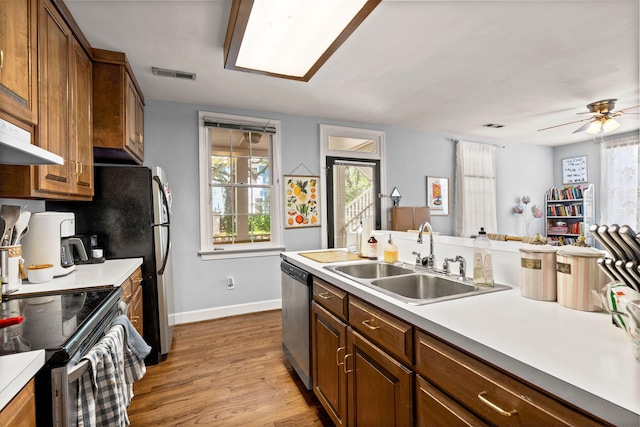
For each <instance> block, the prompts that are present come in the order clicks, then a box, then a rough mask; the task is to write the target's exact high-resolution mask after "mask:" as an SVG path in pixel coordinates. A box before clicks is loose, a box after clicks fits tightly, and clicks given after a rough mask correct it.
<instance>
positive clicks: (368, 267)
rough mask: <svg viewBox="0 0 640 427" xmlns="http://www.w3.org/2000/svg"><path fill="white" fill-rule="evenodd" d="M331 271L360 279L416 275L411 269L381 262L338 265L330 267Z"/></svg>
mask: <svg viewBox="0 0 640 427" xmlns="http://www.w3.org/2000/svg"><path fill="white" fill-rule="evenodd" d="M329 269H330V270H333V271H335V272H337V273H342V274H344V275H347V276H351V277H357V278H358V279H377V278H380V277H389V276H398V275H401V274H412V273H414V271H413V270H411V269H408V268H403V267H399V266H397V265H394V264H386V263H381V262H374V263H355V264H345V265H337V266H333V267H329Z"/></svg>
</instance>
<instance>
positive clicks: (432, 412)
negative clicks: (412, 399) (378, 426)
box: [416, 375, 489, 427]
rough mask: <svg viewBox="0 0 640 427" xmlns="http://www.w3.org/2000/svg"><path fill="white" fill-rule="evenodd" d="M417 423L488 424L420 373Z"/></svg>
mask: <svg viewBox="0 0 640 427" xmlns="http://www.w3.org/2000/svg"><path fill="white" fill-rule="evenodd" d="M416 425H418V427H423V426H424V427H427V426H447V427H454V426H488V425H489V424H487V423H485V422H484V421H482V420H481V419H480V418H478V417H476V416H475V415H473V414H472V413H471V412H469V410H467V409H466V408H465V407H464V406H462V405H460V404H459V403H458V402H456V401H455V400H453V399H452V398H450V397H449V396H447V395H446V394H445V393H443V392H442V391H440V390H438V388H437V387H435V386H433V385H432V384H431V383H429V382H428V381H427V380H425V379H424V378H422V377H421V376H420V375H416Z"/></svg>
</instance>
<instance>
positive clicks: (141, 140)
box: [138, 133, 144, 145]
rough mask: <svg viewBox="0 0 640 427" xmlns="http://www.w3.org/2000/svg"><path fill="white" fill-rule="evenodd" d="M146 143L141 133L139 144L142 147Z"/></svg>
mask: <svg viewBox="0 0 640 427" xmlns="http://www.w3.org/2000/svg"><path fill="white" fill-rule="evenodd" d="M143 143H144V137H143V136H142V134H141V133H139V134H138V144H140V145H142V144H143Z"/></svg>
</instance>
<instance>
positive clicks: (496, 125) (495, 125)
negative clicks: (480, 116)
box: [482, 123, 504, 129]
mask: <svg viewBox="0 0 640 427" xmlns="http://www.w3.org/2000/svg"><path fill="white" fill-rule="evenodd" d="M482 127H485V128H494V129H500V128H503V127H504V125H498V124H496V123H487V124H486V125H482Z"/></svg>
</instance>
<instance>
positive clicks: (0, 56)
mask: <svg viewBox="0 0 640 427" xmlns="http://www.w3.org/2000/svg"><path fill="white" fill-rule="evenodd" d="M2 67H4V50H2V49H0V69H1V68H2Z"/></svg>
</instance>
